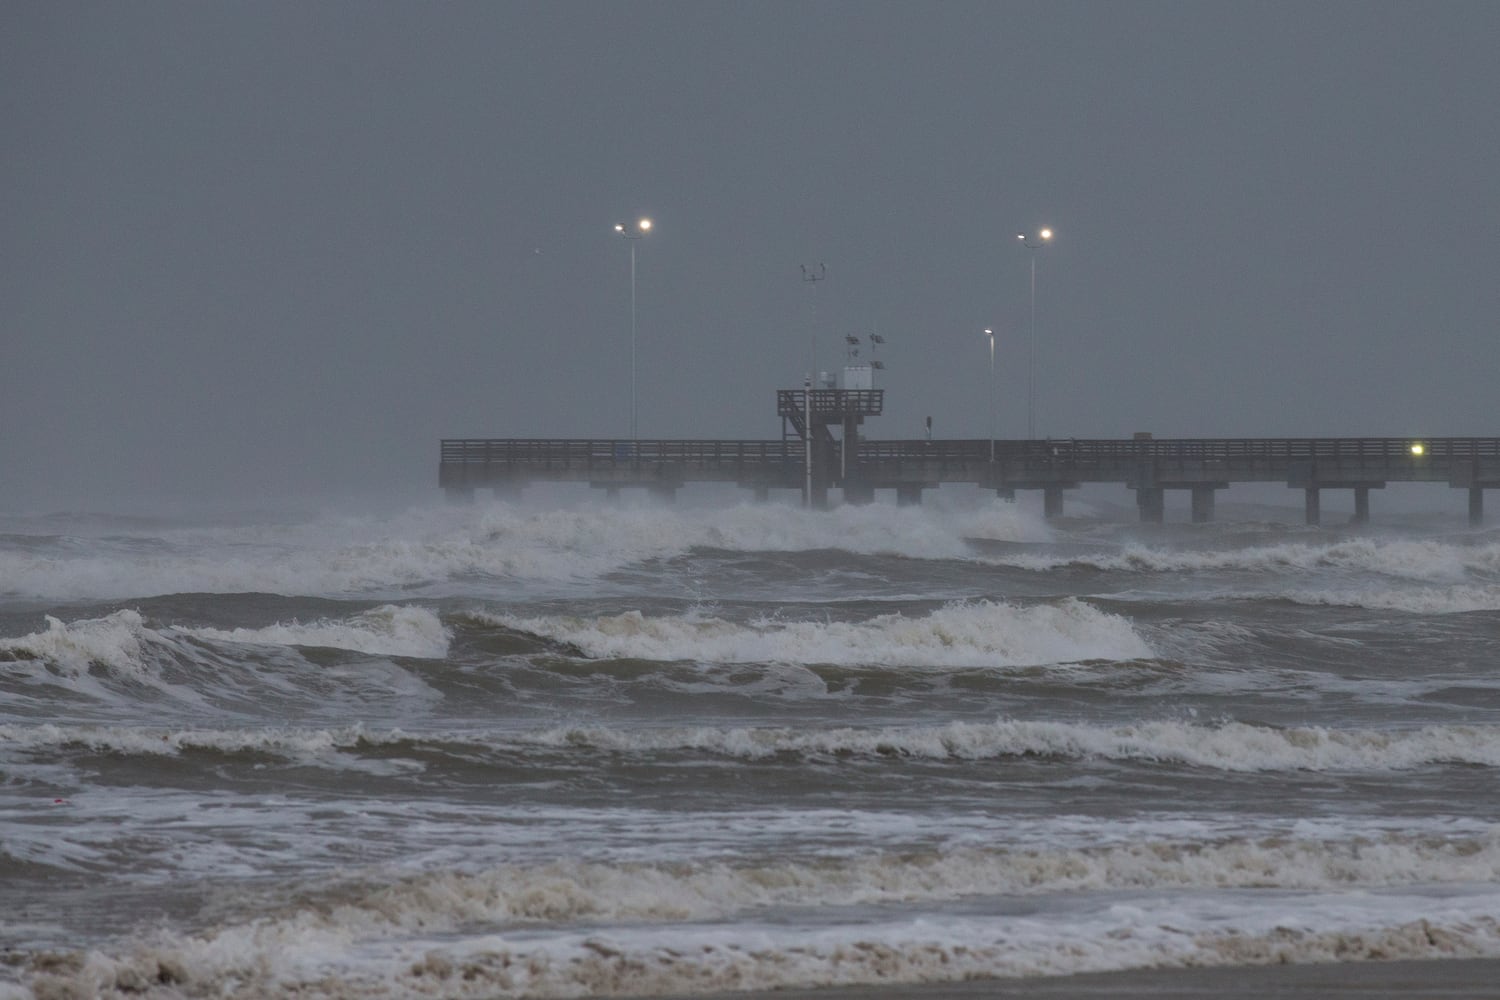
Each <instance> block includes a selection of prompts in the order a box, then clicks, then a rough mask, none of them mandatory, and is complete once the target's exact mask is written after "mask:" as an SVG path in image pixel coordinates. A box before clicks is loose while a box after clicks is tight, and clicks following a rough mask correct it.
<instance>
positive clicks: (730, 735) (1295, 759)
mask: <svg viewBox="0 0 1500 1000" xmlns="http://www.w3.org/2000/svg"><path fill="white" fill-rule="evenodd" d="M5 745H9V746H12V747H15V748H20V749H38V748H41V747H55V746H67V745H81V746H87V747H90V748H93V749H101V750H110V751H113V752H117V753H125V754H175V753H179V752H181V751H183V750H186V749H209V750H217V751H221V752H226V753H235V752H241V751H254V752H259V753H265V754H271V755H279V756H284V757H288V758H292V759H299V760H300V759H303V758H304V757H312V758H317V757H321V756H326V755H327V754H328V753H329V752H330V751H338V752H339V753H340V754H342V755H348V756H350V757H351V759H353V758H357V756H358V755H359V754H360V753H362V752H364V751H366V750H372V749H376V748H381V747H397V748H400V747H406V748H408V749H410V750H412V751H414V752H415V751H417V750H420V751H421V752H422V753H424V754H431V753H436V752H443V751H444V750H445V749H447V750H450V751H451V752H453V753H456V754H460V755H463V756H465V757H469V756H471V755H472V754H474V753H475V752H481V751H482V752H490V753H499V754H514V753H526V752H531V751H537V750H543V751H564V752H569V753H589V752H601V753H608V754H618V753H701V754H710V755H714V756H721V757H729V758H737V759H745V760H756V759H765V758H770V757H774V756H778V755H786V754H793V755H802V756H815V757H830V756H831V757H870V758H885V759H901V758H913V759H924V760H946V759H952V760H994V759H1001V758H1007V757H1031V758H1040V759H1047V758H1056V759H1060V760H1087V759H1095V760H1105V761H1135V762H1146V763H1153V764H1169V765H1184V766H1189V767H1198V768H1205V769H1208V770H1212V771H1223V772H1241V773H1249V772H1262V771H1366V772H1383V771H1404V770H1411V769H1413V768H1421V767H1434V766H1441V765H1454V764H1458V765H1469V766H1480V767H1500V727H1495V726H1481V725H1475V726H1465V725H1440V726H1439V725H1434V726H1424V727H1422V728H1419V729H1410V730H1385V729H1346V730H1340V729H1324V728H1320V727H1297V728H1287V729H1281V728H1275V727H1271V726H1260V725H1251V724H1248V723H1242V722H1225V723H1221V724H1218V725H1197V724H1192V723H1184V722H1175V721H1160V722H1139V723H1133V724H1129V725H1119V726H1100V725H1090V724H1085V723H1072V722H1027V721H1018V720H1011V719H999V720H996V721H995V722H991V723H974V722H953V723H948V724H946V725H938V726H891V727H883V728H873V727H872V728H854V727H848V728H839V727H834V728H819V727H812V728H802V729H793V728H776V727H752V726H728V727H719V726H680V727H673V726H663V727H659V728H655V729H613V728H608V727H603V726H557V727H552V728H548V729H537V730H527V731H511V730H499V731H489V732H486V731H467V732H451V733H423V734H414V733H409V732H406V731H403V730H399V729H394V730H390V729H387V730H378V729H368V728H366V727H364V726H349V727H344V728H338V729H323V728H292V727H288V728H285V729H208V728H203V729H180V730H169V729H160V728H152V727H138V726H60V725H55V724H43V725H17V724H11V725H0V746H5Z"/></svg>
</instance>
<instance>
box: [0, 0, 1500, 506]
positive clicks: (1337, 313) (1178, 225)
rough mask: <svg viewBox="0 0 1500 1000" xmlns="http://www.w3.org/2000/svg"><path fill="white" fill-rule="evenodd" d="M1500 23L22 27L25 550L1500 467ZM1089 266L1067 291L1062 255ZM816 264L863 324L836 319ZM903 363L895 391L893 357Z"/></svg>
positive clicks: (42, 5) (1376, 8) (179, 19)
mask: <svg viewBox="0 0 1500 1000" xmlns="http://www.w3.org/2000/svg"><path fill="white" fill-rule="evenodd" d="M1497 37H1500V5H1496V4H1493V3H1461V2H1451V3H1382V2H1361V3H1236V4H1226V3H1213V2H1191V3H1186V2H1184V3H1156V2H1151V3H1123V2H1110V3H1105V2H1095V3H1069V2H1037V3H1004V2H987V3H964V2H944V3H934V2H921V3H918V2H912V3H880V2H859V3H839V2H825V3H777V2H753V3H751V2H740V3H715V2H692V3H570V2H554V3H519V2H515V3H443V4H439V3H415V2H412V3H388V2H367V0H361V2H321V3H306V2H302V0H297V2H269V0H268V2H257V3H220V2H214V3H160V2H137V3H117V4H92V3H89V4H83V3H69V2H63V3H52V2H31V0H11V2H8V3H5V4H3V5H0V238H3V242H0V246H3V250H4V258H3V266H0V369H3V372H4V380H3V392H0V418H3V424H4V426H3V429H0V509H5V510H13V511H14V510H37V509H41V510H45V509H61V508H70V507H71V508H76V507H79V506H85V505H87V506H92V507H108V506H110V505H111V504H135V503H141V502H149V501H151V500H153V499H161V500H165V499H170V498H180V497H198V498H225V499H235V500H238V501H241V502H254V501H255V500H257V499H260V498H277V497H286V496H295V495H298V494H309V495H310V494H315V493H336V492H340V491H348V492H358V491H381V490H402V489H411V488H417V489H422V488H426V487H428V486H430V487H431V488H432V490H433V492H434V493H436V465H437V446H438V440H439V439H440V438H442V437H453V436H475V437H483V436H494V437H546V436H554V437H585V436H590V437H625V436H628V433H629V419H630V397H631V375H630V347H631V336H630V296H631V283H630V262H629V245H628V244H626V243H625V241H623V240H621V239H619V238H618V236H617V235H616V234H615V233H614V232H613V225H614V224H615V223H616V222H621V221H629V220H632V219H634V218H636V217H638V216H641V215H648V216H650V217H651V218H652V219H653V220H654V221H655V228H654V230H653V232H652V233H651V234H650V236H649V237H648V238H646V239H643V240H641V241H639V242H638V243H636V244H635V246H636V250H637V254H638V256H637V279H636V293H637V321H638V327H637V335H636V346H637V351H638V366H637V372H636V379H635V385H636V391H637V396H638V407H639V431H640V435H641V436H642V437H648V438H656V437H692V438H704V437H711V438H756V439H759V438H775V437H778V436H779V435H780V433H781V427H780V423H779V421H778V420H777V418H776V416H775V409H774V390H775V389H777V388H780V387H791V386H796V385H800V383H801V379H802V375H803V373H804V372H805V371H806V370H807V368H808V366H809V358H810V355H812V354H813V353H814V352H816V357H817V360H818V365H819V367H821V368H831V367H835V366H836V365H837V364H838V363H839V361H840V359H841V358H842V350H843V338H844V336H845V335H846V334H857V335H859V336H861V337H867V336H868V335H869V334H870V333H878V334H880V335H881V336H883V337H884V338H885V340H886V346H885V347H884V348H883V349H882V352H881V354H880V358H881V360H882V361H883V362H884V363H885V365H886V368H887V370H886V371H885V372H884V373H882V374H883V377H882V378H881V379H880V380H879V383H878V384H879V385H880V386H881V387H882V388H884V389H886V390H887V398H886V413H885V415H884V416H883V417H881V418H879V419H878V420H876V421H873V422H872V423H871V424H870V425H869V426H868V428H867V432H868V434H869V436H871V437H877V438H914V437H919V436H921V435H922V433H923V430H922V422H923V420H924V419H925V418H926V417H927V416H931V417H932V418H933V424H934V433H935V435H936V436H938V437H985V436H987V435H988V433H989V424H990V408H989V407H990V395H989V394H990V392H991V387H992V383H991V379H990V358H989V347H988V341H987V340H986V338H985V337H984V336H983V334H982V333H981V331H982V329H983V328H984V327H986V326H990V327H993V328H995V329H996V330H997V331H998V334H999V340H998V346H997V350H996V357H995V368H996V380H995V382H994V383H993V384H994V387H995V389H996V390H997V398H998V420H997V422H998V429H999V434H1000V436H1001V437H1020V436H1022V435H1023V434H1024V432H1025V428H1026V422H1027V417H1028V401H1027V381H1028V376H1034V379H1035V386H1036V400H1035V408H1034V411H1033V415H1034V419H1035V422H1036V426H1037V430H1038V434H1039V435H1043V436H1054V437H1116V436H1128V435H1129V434H1130V433H1132V432H1134V431H1142V430H1148V431H1151V432H1153V433H1155V434H1156V436H1158V437H1167V436H1229V437H1241V436H1246V437H1248V436H1335V435H1337V436H1365V435H1369V436H1386V435H1391V436H1396V435H1401V436H1404V435H1425V436H1440V435H1465V436H1467V435H1483V436H1491V435H1500V414H1497V413H1496V412H1495V407H1494V398H1495V384H1496V374H1497V372H1500V337H1497V322H1496V321H1497V317H1500V282H1497V278H1496V276H1497V274H1500V195H1497V184H1500V124H1497V122H1500V115H1497V114H1496V113H1495V107H1496V105H1497V102H1500V60H1497V59H1496V58H1495V54H1494V40H1495V38H1497ZM1043 225H1048V226H1051V227H1053V228H1054V229H1055V231H1056V239H1055V240H1054V242H1053V245H1051V246H1049V247H1047V248H1046V249H1044V250H1040V251H1036V255H1037V256H1036V258H1035V260H1036V266H1037V285H1036V355H1035V361H1034V366H1033V365H1031V364H1030V363H1029V362H1028V358H1029V355H1028V342H1029V341H1028V338H1029V336H1030V333H1031V327H1030V317H1031V311H1030V307H1031V299H1030V270H1029V269H1030V265H1031V263H1032V257H1031V256H1030V253H1031V251H1028V250H1027V249H1026V248H1025V247H1023V246H1020V245H1019V244H1018V242H1017V240H1016V238H1015V234H1016V233H1017V231H1019V230H1023V229H1024V230H1035V229H1037V228H1038V227H1040V226H1043ZM802 265H810V266H816V265H823V266H824V267H826V275H827V278H826V280H825V281H820V282H805V281H803V280H802V278H803V274H802V271H801V267H802ZM867 356H868V348H866V357H867Z"/></svg>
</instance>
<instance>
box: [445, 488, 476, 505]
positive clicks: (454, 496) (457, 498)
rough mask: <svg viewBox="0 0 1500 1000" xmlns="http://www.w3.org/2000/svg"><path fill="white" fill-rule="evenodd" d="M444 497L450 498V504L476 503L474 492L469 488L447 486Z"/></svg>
mask: <svg viewBox="0 0 1500 1000" xmlns="http://www.w3.org/2000/svg"><path fill="white" fill-rule="evenodd" d="M443 496H445V497H447V498H448V502H449V503H473V502H474V490H473V488H472V487H469V486H445V487H443Z"/></svg>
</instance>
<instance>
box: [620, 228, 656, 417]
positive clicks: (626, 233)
mask: <svg viewBox="0 0 1500 1000" xmlns="http://www.w3.org/2000/svg"><path fill="white" fill-rule="evenodd" d="M615 232H617V233H619V234H620V236H621V237H623V238H624V239H626V240H628V241H629V242H630V440H631V442H632V443H634V442H635V440H636V426H635V244H636V241H637V240H639V239H641V238H642V237H644V236H645V235H646V234H647V233H649V232H651V220H650V219H640V220H638V221H637V222H636V224H635V225H634V226H627V225H625V223H623V222H616V223H615Z"/></svg>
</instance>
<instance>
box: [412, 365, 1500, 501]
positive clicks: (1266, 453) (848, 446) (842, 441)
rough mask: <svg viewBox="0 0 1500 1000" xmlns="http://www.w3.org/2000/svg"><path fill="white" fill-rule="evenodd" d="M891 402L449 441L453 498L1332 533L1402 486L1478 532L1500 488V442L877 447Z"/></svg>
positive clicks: (859, 399)
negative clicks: (1265, 521)
mask: <svg viewBox="0 0 1500 1000" xmlns="http://www.w3.org/2000/svg"><path fill="white" fill-rule="evenodd" d="M882 403H883V390H879V389H783V390H779V391H778V392H777V413H778V415H779V416H780V417H781V418H782V426H783V433H782V436H781V438H780V439H779V440H778V439H771V440H754V441H750V440H747V441H735V440H727V441H726V440H672V439H668V440H643V441H628V440H618V439H597V440H595V439H567V440H556V439H537V438H453V439H445V440H444V441H443V442H442V456H441V461H440V464H439V467H438V484H439V486H441V487H442V488H443V489H444V490H445V491H447V493H448V496H449V497H451V498H454V499H465V498H469V497H472V496H473V494H474V491H475V490H476V489H491V490H494V491H495V493H496V494H497V495H501V496H513V495H516V494H517V493H518V492H519V491H520V490H521V489H522V488H523V487H524V486H525V485H526V484H527V483H529V482H538V481H543V482H545V481H551V482H587V483H589V484H590V485H592V486H594V487H597V488H600V489H603V490H606V491H608V492H609V493H611V494H617V493H618V492H619V491H620V490H622V489H645V490H649V491H650V492H651V493H652V494H654V495H656V496H658V497H661V498H663V499H671V498H672V497H673V496H675V494H676V491H677V490H678V488H680V487H681V486H683V485H684V484H686V483H695V482H714V483H734V484H735V485H737V486H740V487H743V488H745V489H749V490H752V491H753V492H754V494H755V496H756V498H757V499H761V500H764V499H767V498H768V497H769V495H770V491H771V490H773V489H781V490H798V491H800V492H801V494H802V497H803V500H804V502H806V503H808V504H810V505H811V506H814V507H820V508H821V507H826V506H828V503H829V491H830V490H833V489H837V490H840V491H841V492H842V497H843V502H845V503H868V502H870V501H872V500H873V499H874V498H875V495H876V491H878V490H894V491H895V495H896V501H897V503H900V504H914V503H920V502H921V499H922V492H923V491H924V490H927V489H932V488H935V487H937V486H939V485H941V484H943V483H972V484H975V485H977V486H979V487H981V488H983V489H993V490H995V491H996V492H997V493H998V494H999V495H1001V496H1003V497H1007V498H1013V497H1014V496H1015V494H1016V493H1017V491H1021V490H1040V491H1041V492H1042V496H1043V510H1044V512H1045V514H1046V516H1048V517H1056V516H1058V515H1060V514H1061V513H1062V505H1063V495H1064V492H1065V491H1066V490H1069V489H1076V488H1077V487H1079V486H1082V485H1084V484H1085V483H1118V484H1121V485H1124V486H1125V487H1127V488H1128V489H1131V490H1133V491H1135V495H1136V504H1137V506H1138V507H1139V509H1140V515H1141V520H1142V521H1147V522H1160V521H1162V520H1163V516H1164V511H1165V503H1164V500H1165V495H1166V492H1167V491H1168V490H1184V491H1187V492H1188V493H1189V494H1190V495H1191V511H1192V514H1191V516H1192V520H1194V521H1198V522H1203V521H1211V520H1213V515H1214V499H1215V496H1216V494H1217V492H1218V491H1219V490H1222V489H1227V488H1228V487H1229V486H1230V485H1232V484H1235V483H1282V484H1285V485H1286V486H1288V487H1290V488H1292V489H1297V490H1302V491H1303V493H1304V502H1305V509H1306V521H1307V523H1308V524H1310V525H1316V524H1318V523H1319V521H1320V518H1321V499H1322V493H1323V491H1325V490H1352V491H1353V493H1354V520H1355V522H1358V523H1362V522H1365V521H1367V520H1368V519H1369V516H1370V491H1371V490H1375V489H1380V488H1382V487H1384V486H1385V485H1386V484H1387V483H1392V482H1422V483H1442V484H1445V485H1447V486H1449V487H1452V488H1455V489H1462V490H1466V491H1467V492H1468V508H1469V522H1470V523H1471V524H1475V525H1478V524H1481V523H1482V522H1483V519H1484V491H1485V490H1486V489H1495V488H1500V438H1474V437H1463V438H1170V439H1154V438H1152V437H1150V436H1149V435H1136V436H1135V437H1133V438H1129V439H1123V440H1112V439H1106V440H1097V439H1065V440H1038V441H1016V440H993V441H992V440H991V439H989V438H978V439H966V440H936V441H934V440H901V441H879V440H865V439H863V438H862V437H861V435H860V431H861V429H862V424H863V421H864V419H865V418H866V417H870V416H876V415H878V414H879V413H880V411H881V407H882ZM835 429H837V430H838V431H839V435H838V436H835V435H834V433H833V432H834V430H835Z"/></svg>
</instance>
